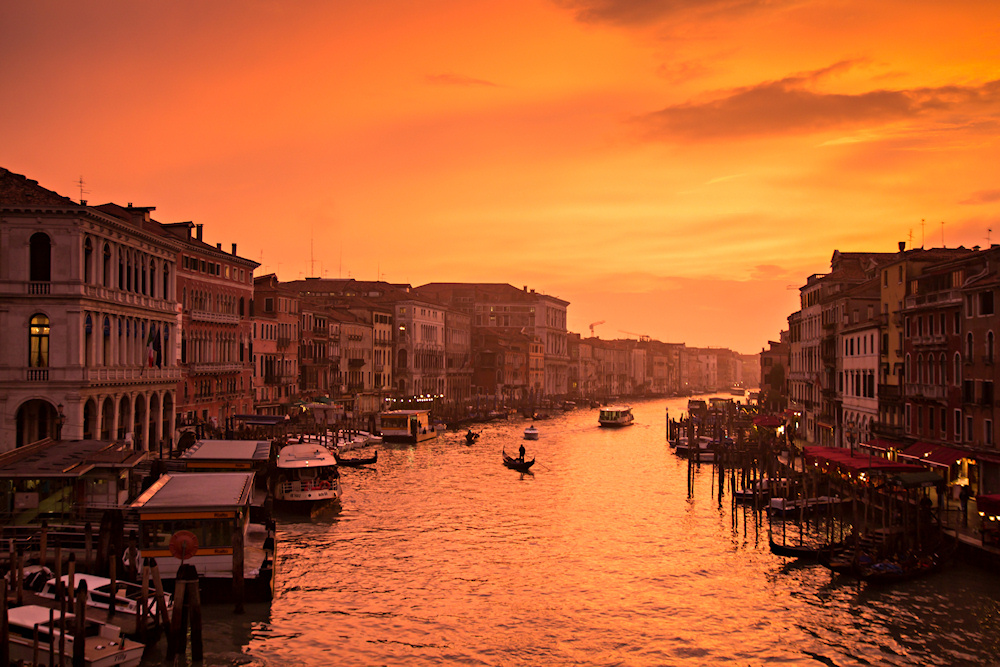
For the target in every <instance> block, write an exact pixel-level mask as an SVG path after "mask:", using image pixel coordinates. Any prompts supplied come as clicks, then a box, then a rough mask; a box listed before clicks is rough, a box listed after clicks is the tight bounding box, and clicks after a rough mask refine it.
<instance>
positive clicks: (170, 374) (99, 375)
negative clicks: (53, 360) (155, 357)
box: [83, 366, 181, 383]
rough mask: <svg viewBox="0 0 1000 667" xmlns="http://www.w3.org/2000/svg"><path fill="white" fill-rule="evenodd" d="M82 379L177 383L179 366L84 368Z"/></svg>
mask: <svg viewBox="0 0 1000 667" xmlns="http://www.w3.org/2000/svg"><path fill="white" fill-rule="evenodd" d="M83 378H84V380H87V381H88V382H107V383H117V382H141V381H144V382H178V381H180V379H181V369H180V367H179V366H165V367H163V368H158V367H153V368H147V367H146V366H117V367H114V366H112V367H107V368H85V369H83Z"/></svg>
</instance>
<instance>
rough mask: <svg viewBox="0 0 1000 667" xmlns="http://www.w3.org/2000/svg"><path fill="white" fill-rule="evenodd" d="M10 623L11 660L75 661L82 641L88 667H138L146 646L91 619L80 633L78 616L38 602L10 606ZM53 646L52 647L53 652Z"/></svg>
mask: <svg viewBox="0 0 1000 667" xmlns="http://www.w3.org/2000/svg"><path fill="white" fill-rule="evenodd" d="M50 614H51V615H52V622H51V624H50V623H49V615H50ZM7 623H8V636H9V639H8V645H9V649H10V660H11V661H12V662H18V663H31V664H41V665H49V664H57V665H60V664H66V665H69V664H75V663H74V662H73V653H74V649H75V645H76V642H77V641H79V640H82V641H83V644H84V649H83V664H84V665H86V667H112V666H114V667H135V666H136V665H138V664H139V662H140V661H141V660H142V653H143V651H144V650H145V649H146V647H145V646H144V645H143V644H140V643H139V642H136V641H132V640H131V639H126V638H125V637H123V636H122V631H121V628H119V627H118V626H116V625H111V624H110V623H101V622H99V621H94V620H91V619H86V620H85V621H84V626H83V635H82V636H78V635H77V618H76V616H75V615H73V614H66V616H65V618H64V617H63V615H62V613H61V612H60V611H59V610H58V609H50V608H49V607H43V606H41V605H37V604H27V605H23V606H20V607H11V608H10V609H8V610H7ZM62 625H65V634H63V632H62V630H61V627H60V626H62ZM36 640H37V641H36ZM50 645H51V646H52V647H53V648H52V650H51V654H50V649H49V646H50Z"/></svg>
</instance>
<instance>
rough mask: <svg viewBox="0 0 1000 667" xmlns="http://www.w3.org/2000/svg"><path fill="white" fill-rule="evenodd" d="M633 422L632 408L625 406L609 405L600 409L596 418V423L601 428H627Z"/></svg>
mask: <svg viewBox="0 0 1000 667" xmlns="http://www.w3.org/2000/svg"><path fill="white" fill-rule="evenodd" d="M634 420H635V417H633V416H632V408H630V407H629V406H627V405H610V406H608V407H606V408H601V414H600V415H599V416H598V418H597V422H598V423H599V424H600V425H601V426H628V425H630V424H631V423H632V422H633V421H634Z"/></svg>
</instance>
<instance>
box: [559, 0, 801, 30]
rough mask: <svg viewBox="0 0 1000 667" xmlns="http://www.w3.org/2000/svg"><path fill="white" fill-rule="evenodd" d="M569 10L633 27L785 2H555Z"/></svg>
mask: <svg viewBox="0 0 1000 667" xmlns="http://www.w3.org/2000/svg"><path fill="white" fill-rule="evenodd" d="M555 2H556V4H558V5H559V6H561V7H565V8H567V9H570V10H572V11H573V12H574V14H575V15H576V18H577V20H578V21H581V22H584V23H609V24H612V25H620V26H636V25H648V24H654V23H659V22H661V21H664V20H666V19H668V18H671V17H674V16H677V15H679V14H687V13H698V14H708V15H712V14H720V13H725V14H728V15H733V14H737V13H741V12H748V11H754V10H760V9H768V8H776V7H782V6H785V5H788V4H789V1H788V0H555Z"/></svg>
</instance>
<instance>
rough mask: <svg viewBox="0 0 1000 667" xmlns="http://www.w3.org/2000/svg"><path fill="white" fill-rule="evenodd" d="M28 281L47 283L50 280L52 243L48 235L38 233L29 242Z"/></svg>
mask: <svg viewBox="0 0 1000 667" xmlns="http://www.w3.org/2000/svg"><path fill="white" fill-rule="evenodd" d="M29 262H30V266H29V268H28V280H30V281H32V282H44V283H47V282H49V281H51V280H52V241H50V240H49V235H48V234H43V233H42V232H38V233H36V234H32V235H31V240H30V241H29Z"/></svg>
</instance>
